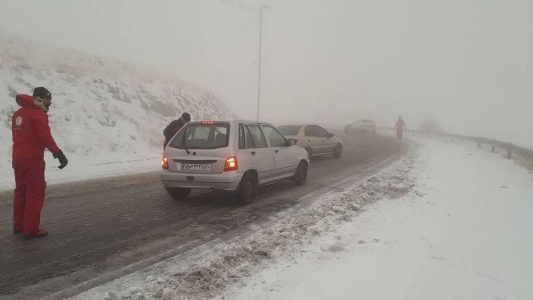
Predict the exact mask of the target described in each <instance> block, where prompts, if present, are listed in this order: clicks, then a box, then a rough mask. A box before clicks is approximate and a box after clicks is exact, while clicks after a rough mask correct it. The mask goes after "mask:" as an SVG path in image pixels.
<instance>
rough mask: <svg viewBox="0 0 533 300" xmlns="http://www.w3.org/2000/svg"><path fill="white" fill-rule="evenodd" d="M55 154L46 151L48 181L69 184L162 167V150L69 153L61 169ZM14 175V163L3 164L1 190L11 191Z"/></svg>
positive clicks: (0, 173)
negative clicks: (98, 153)
mask: <svg viewBox="0 0 533 300" xmlns="http://www.w3.org/2000/svg"><path fill="white" fill-rule="evenodd" d="M51 156H52V155H51V154H50V153H48V152H46V153H45V160H46V180H47V182H48V184H56V183H67V182H74V181H82V180H88V179H95V178H106V177H114V176H122V175H130V174H135V173H146V172H157V171H159V170H160V169H161V165H160V159H161V158H160V157H161V154H159V153H155V152H154V153H145V154H112V153H109V154H106V156H105V157H102V156H97V157H94V158H89V157H86V156H81V155H80V156H78V155H73V156H69V157H68V158H69V164H68V166H67V167H66V168H65V169H63V170H59V169H58V168H57V166H58V165H59V162H58V161H57V160H54V159H53V158H52V157H51ZM14 186H15V177H14V175H13V169H12V168H11V166H10V165H9V166H2V167H0V192H1V191H9V190H12V189H13V188H14Z"/></svg>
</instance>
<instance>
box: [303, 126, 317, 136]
mask: <svg viewBox="0 0 533 300" xmlns="http://www.w3.org/2000/svg"><path fill="white" fill-rule="evenodd" d="M305 136H310V137H316V133H315V126H314V125H309V126H306V127H305Z"/></svg>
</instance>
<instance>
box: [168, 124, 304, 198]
mask: <svg viewBox="0 0 533 300" xmlns="http://www.w3.org/2000/svg"><path fill="white" fill-rule="evenodd" d="M162 167H163V171H162V173H161V180H162V183H163V186H164V187H165V189H166V190H167V191H168V193H169V194H170V195H171V196H172V197H173V198H175V199H183V198H186V197H187V196H188V195H189V193H190V192H191V189H214V190H224V191H235V192H236V193H237V195H238V197H239V199H240V200H241V201H242V202H243V203H250V202H252V201H253V200H254V199H255V198H256V194H257V187H258V186H259V185H264V184H268V183H272V182H275V181H280V180H285V179H290V180H292V181H294V182H295V183H296V184H297V185H303V184H305V183H306V180H307V173H308V169H309V158H308V156H307V152H306V151H305V150H304V149H303V148H301V147H298V146H295V145H292V144H291V143H290V142H289V141H288V140H287V139H286V138H285V137H284V136H283V135H282V134H281V133H280V132H279V131H278V130H277V129H276V128H275V127H274V126H272V125H270V124H267V123H258V122H253V121H237V120H233V121H203V122H191V123H188V124H187V125H185V126H184V127H183V128H182V129H181V130H180V131H179V132H178V133H176V135H175V136H174V137H173V138H172V140H171V141H170V142H169V144H168V145H167V147H166V148H165V151H164V155H163V158H162Z"/></svg>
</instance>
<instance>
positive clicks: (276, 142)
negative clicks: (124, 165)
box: [263, 125, 287, 147]
mask: <svg viewBox="0 0 533 300" xmlns="http://www.w3.org/2000/svg"><path fill="white" fill-rule="evenodd" d="M263 132H264V133H265V136H266V137H267V140H268V142H269V143H270V147H284V146H287V140H286V139H285V137H284V136H283V135H282V134H281V133H279V132H278V131H277V130H276V129H275V128H274V127H272V126H270V125H263Z"/></svg>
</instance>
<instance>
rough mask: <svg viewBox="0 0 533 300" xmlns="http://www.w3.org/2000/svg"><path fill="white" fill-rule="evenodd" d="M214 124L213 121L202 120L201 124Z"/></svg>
mask: <svg viewBox="0 0 533 300" xmlns="http://www.w3.org/2000/svg"><path fill="white" fill-rule="evenodd" d="M213 124H215V122H214V121H202V125H213Z"/></svg>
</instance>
